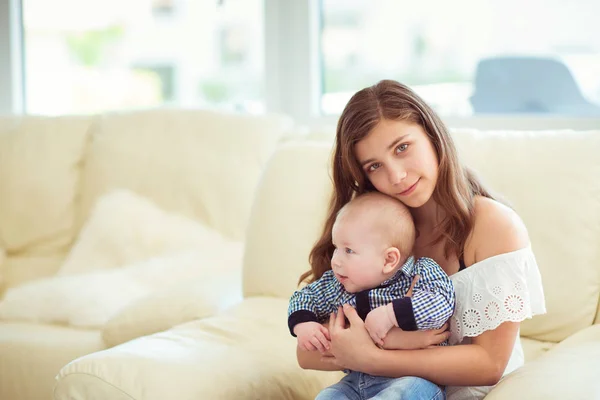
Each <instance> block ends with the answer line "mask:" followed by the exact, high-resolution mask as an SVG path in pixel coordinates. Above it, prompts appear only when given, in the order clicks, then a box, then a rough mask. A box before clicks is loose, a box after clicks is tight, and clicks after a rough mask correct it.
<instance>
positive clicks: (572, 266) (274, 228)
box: [244, 130, 600, 341]
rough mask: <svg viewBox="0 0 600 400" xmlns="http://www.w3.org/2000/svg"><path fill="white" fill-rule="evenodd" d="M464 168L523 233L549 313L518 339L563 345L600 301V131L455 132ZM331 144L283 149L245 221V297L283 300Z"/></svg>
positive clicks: (303, 260) (321, 189)
mask: <svg viewBox="0 0 600 400" xmlns="http://www.w3.org/2000/svg"><path fill="white" fill-rule="evenodd" d="M453 137H454V139H455V142H456V145H457V148H458V149H459V153H460V154H461V157H462V160H463V162H464V163H465V164H466V165H468V166H470V167H472V168H473V169H475V170H476V171H477V172H478V173H479V175H480V176H481V177H482V179H483V181H484V182H485V183H487V184H488V186H489V187H490V188H491V189H492V190H495V191H497V192H499V193H501V194H502V195H503V197H504V198H505V199H506V200H507V201H508V202H509V203H510V204H511V206H512V207H514V209H515V210H516V211H517V212H518V213H519V215H520V216H521V217H522V218H523V220H524V222H525V223H526V225H527V227H528V230H529V234H530V237H531V241H532V246H533V249H534V252H535V254H536V258H537V260H538V263H539V266H540V270H541V273H542V279H543V283H544V288H545V293H546V305H547V310H548V313H547V314H546V315H543V316H538V317H536V318H534V319H532V320H528V321H525V322H524V323H523V324H522V328H521V333H522V335H524V336H529V337H532V338H535V339H540V340H548V341H560V340H562V339H564V338H566V337H568V336H569V335H571V334H572V333H574V332H576V331H578V330H580V329H581V328H583V327H585V326H589V325H591V324H592V323H593V322H594V320H595V318H597V315H596V314H597V307H598V304H599V298H600V179H598V178H599V177H600V157H598V154H600V131H593V132H573V131H553V132H539V131H538V132H485V131H474V130H460V131H455V132H453ZM330 153H331V142H323V143H321V144H314V143H296V144H290V145H288V146H286V147H283V148H281V149H280V150H279V151H278V152H277V153H276V154H275V155H274V156H273V158H272V159H271V161H270V162H269V163H268V165H267V169H266V171H265V174H264V176H263V179H262V182H261V184H260V186H259V190H258V193H257V194H256V199H255V204H254V206H253V211H252V215H251V218H250V224H249V229H248V233H247V242H246V256H245V260H244V262H245V263H244V295H245V296H247V297H248V296H262V295H267V296H276V297H283V298H287V297H289V296H290V295H291V294H292V292H293V290H295V288H296V282H297V280H298V277H299V275H300V274H301V273H303V272H305V271H306V270H308V269H309V264H308V253H309V251H310V249H311V248H312V245H313V243H314V242H315V240H316V239H317V238H318V236H319V234H320V232H321V229H322V225H323V222H324V218H325V214H326V210H327V207H328V201H329V198H330V194H331V180H330V178H329V172H328V167H329V164H330V162H329V157H330Z"/></svg>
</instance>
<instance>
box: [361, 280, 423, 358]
mask: <svg viewBox="0 0 600 400" xmlns="http://www.w3.org/2000/svg"><path fill="white" fill-rule="evenodd" d="M416 283H417V279H414V280H413V281H412V283H411V285H410V288H409V289H408V291H407V293H406V296H407V297H410V296H412V293H413V289H414V287H415V284H416ZM393 327H398V320H397V318H396V314H395V313H394V306H393V304H392V302H390V303H388V304H386V305H384V306H380V307H377V308H375V309H374V310H372V311H370V312H369V314H367V318H366V319H365V328H366V329H367V331H368V332H369V335H370V336H371V339H373V342H375V344H378V345H379V346H383V345H384V342H383V340H384V339H385V337H386V336H387V334H388V332H389V331H390V329H392V328H393ZM413 337H415V335H411V334H410V333H409V332H406V335H405V340H403V341H402V342H403V344H404V343H406V345H405V346H403V347H402V349H404V350H410V349H418V348H421V347H420V346H419V345H420V343H418V344H417V342H415V340H413ZM415 338H416V337H415Z"/></svg>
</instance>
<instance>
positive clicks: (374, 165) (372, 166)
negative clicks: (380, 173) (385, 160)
mask: <svg viewBox="0 0 600 400" xmlns="http://www.w3.org/2000/svg"><path fill="white" fill-rule="evenodd" d="M380 166H381V165H380V164H379V163H373V164H371V165H369V168H367V171H368V172H373V171H375V170H376V169H377V168H379V167H380Z"/></svg>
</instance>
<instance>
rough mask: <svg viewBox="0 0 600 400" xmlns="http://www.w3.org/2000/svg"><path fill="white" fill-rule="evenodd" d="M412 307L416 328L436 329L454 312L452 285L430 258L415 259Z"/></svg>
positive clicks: (440, 268)
mask: <svg viewBox="0 0 600 400" xmlns="http://www.w3.org/2000/svg"><path fill="white" fill-rule="evenodd" d="M416 267H417V268H416V269H415V274H419V275H420V276H421V277H420V278H419V280H418V281H417V283H416V284H415V287H414V290H413V296H412V307H413V313H414V316H415V322H416V324H417V329H420V330H421V329H423V330H424V329H438V328H440V327H442V325H444V324H445V323H446V321H448V320H449V319H450V317H451V316H452V314H453V312H454V301H455V298H454V286H453V285H452V281H451V280H450V278H449V277H448V275H446V272H444V270H443V269H442V267H440V266H439V265H438V263H436V262H435V261H433V260H432V259H431V258H420V259H419V260H418V261H417V265H416Z"/></svg>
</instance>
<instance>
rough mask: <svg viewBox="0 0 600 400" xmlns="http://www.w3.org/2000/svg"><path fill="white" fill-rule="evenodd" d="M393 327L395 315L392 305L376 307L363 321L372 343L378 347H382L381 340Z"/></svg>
mask: <svg viewBox="0 0 600 400" xmlns="http://www.w3.org/2000/svg"><path fill="white" fill-rule="evenodd" d="M394 326H396V315H395V314H394V307H393V306H392V303H389V304H387V305H385V306H381V307H377V308H376V309H374V310H372V311H371V312H369V314H367V319H365V328H367V332H369V335H370V336H371V339H373V342H375V344H378V345H379V346H383V339H385V337H386V335H387V334H388V332H389V331H390V329H392V328H393V327H394Z"/></svg>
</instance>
